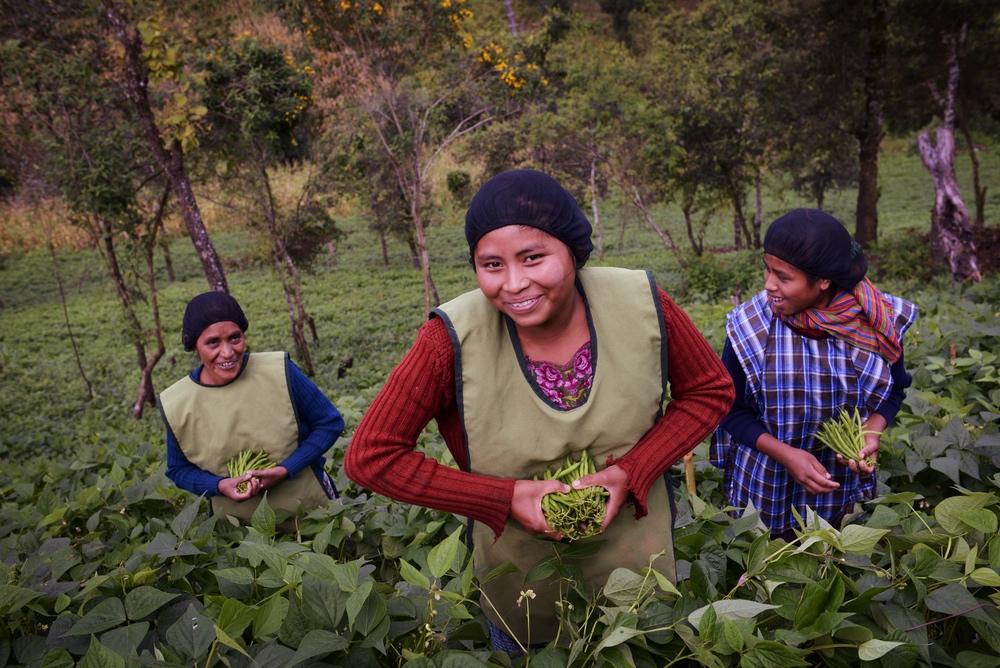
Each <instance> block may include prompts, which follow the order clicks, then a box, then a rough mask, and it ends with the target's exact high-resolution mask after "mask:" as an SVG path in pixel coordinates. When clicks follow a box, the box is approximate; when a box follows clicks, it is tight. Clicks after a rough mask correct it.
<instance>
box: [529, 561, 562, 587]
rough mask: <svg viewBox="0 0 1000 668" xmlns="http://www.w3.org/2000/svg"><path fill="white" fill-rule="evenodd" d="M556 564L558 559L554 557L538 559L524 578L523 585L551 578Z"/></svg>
mask: <svg viewBox="0 0 1000 668" xmlns="http://www.w3.org/2000/svg"><path fill="white" fill-rule="evenodd" d="M558 564H559V559H558V558H557V557H555V556H551V557H545V558H544V559H540V560H539V561H538V563H536V564H535V565H534V566H532V567H531V570H530V571H528V574H527V575H525V576H524V581H525V583H528V582H535V581H536V580H544V579H546V578H548V577H551V576H552V575H553V574H554V573H555V572H556V566H557V565H558Z"/></svg>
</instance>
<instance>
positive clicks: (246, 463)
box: [226, 450, 276, 494]
mask: <svg viewBox="0 0 1000 668" xmlns="http://www.w3.org/2000/svg"><path fill="white" fill-rule="evenodd" d="M274 466H276V464H275V463H274V462H273V461H272V460H271V458H270V457H269V456H268V454H267V453H266V452H264V451H263V450H259V451H257V452H256V453H255V452H253V451H251V450H244V451H243V452H241V453H240V454H238V455H234V456H233V458H232V459H230V460H229V462H227V464H226V467H227V468H228V469H229V477H230V478H239V477H240V476H241V475H245V474H246V473H247V471H259V470H261V469H269V468H273V467H274ZM248 485H249V482H247V481H244V482H241V483H240V484H238V485H237V486H236V491H237V492H239V493H240V494H242V493H243V492H246V491H247V487H248Z"/></svg>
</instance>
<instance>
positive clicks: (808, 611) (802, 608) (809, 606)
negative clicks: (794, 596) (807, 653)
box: [792, 582, 826, 629]
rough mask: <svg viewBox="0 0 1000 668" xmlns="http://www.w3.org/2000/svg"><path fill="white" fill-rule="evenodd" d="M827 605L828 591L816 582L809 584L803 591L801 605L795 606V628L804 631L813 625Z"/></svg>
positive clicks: (793, 623)
mask: <svg viewBox="0 0 1000 668" xmlns="http://www.w3.org/2000/svg"><path fill="white" fill-rule="evenodd" d="M825 603H826V589H825V588H824V587H823V586H821V585H819V584H817V583H815V582H810V583H809V584H807V585H806V586H805V588H804V589H803V591H802V597H801V598H800V599H799V604H798V605H797V606H795V618H794V621H793V622H792V625H793V628H796V629H804V628H806V627H807V626H809V625H810V624H812V623H813V621H815V620H816V617H818V616H819V613H820V612H821V611H822V610H823V607H824V604H825Z"/></svg>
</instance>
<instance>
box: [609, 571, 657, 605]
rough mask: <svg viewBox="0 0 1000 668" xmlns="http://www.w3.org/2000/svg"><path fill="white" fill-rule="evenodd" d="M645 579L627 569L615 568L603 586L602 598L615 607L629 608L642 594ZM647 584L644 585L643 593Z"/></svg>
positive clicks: (646, 589)
mask: <svg viewBox="0 0 1000 668" xmlns="http://www.w3.org/2000/svg"><path fill="white" fill-rule="evenodd" d="M645 582H646V580H645V578H643V577H642V576H641V575H639V574H637V573H634V572H632V571H630V570H628V569H627V568H616V569H615V570H613V571H611V575H609V576H608V582H607V584H605V585H604V590H603V593H604V596H605V597H606V598H607V599H608V600H609V601H611V602H612V603H614V604H615V605H621V606H629V605H632V604H633V603H635V602H636V601H638V600H639V599H640V598H641V596H642V595H643V593H644V590H643V589H644V587H643V585H644V583H645ZM648 591H649V584H648V583H646V584H645V592H648Z"/></svg>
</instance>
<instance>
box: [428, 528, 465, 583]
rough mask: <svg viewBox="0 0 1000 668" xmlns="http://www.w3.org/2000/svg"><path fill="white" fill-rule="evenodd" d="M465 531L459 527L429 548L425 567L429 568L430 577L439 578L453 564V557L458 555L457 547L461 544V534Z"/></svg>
mask: <svg viewBox="0 0 1000 668" xmlns="http://www.w3.org/2000/svg"><path fill="white" fill-rule="evenodd" d="M464 530H465V529H464V528H463V527H459V528H457V529H455V530H454V531H453V532H451V535H450V536H448V537H447V538H445V539H444V540H443V541H441V542H440V543H438V544H437V545H435V546H434V547H432V548H431V551H430V552H428V554H427V567H428V568H430V571H431V575H433V576H434V577H436V578H441V577H443V576H444V574H445V573H447V572H448V571H449V570H450V569H451V567H452V565H453V564H454V563H455V555H457V554H458V546H459V543H460V542H461V540H462V539H461V534H462V532H463V531H464Z"/></svg>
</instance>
